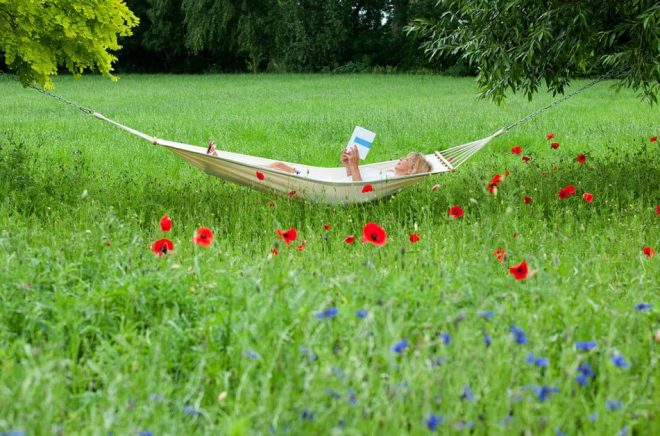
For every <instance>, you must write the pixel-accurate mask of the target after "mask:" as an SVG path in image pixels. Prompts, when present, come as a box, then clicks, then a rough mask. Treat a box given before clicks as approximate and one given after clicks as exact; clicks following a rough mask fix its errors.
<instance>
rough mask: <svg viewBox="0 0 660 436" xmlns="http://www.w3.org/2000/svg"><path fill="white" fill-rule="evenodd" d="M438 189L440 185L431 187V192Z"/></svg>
mask: <svg viewBox="0 0 660 436" xmlns="http://www.w3.org/2000/svg"><path fill="white" fill-rule="evenodd" d="M438 189H440V185H433V186H431V191H437V190H438Z"/></svg>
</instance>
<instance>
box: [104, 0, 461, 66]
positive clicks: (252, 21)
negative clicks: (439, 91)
mask: <svg viewBox="0 0 660 436" xmlns="http://www.w3.org/2000/svg"><path fill="white" fill-rule="evenodd" d="M436 1H437V0H126V3H127V5H128V6H129V7H130V8H131V10H132V11H133V12H134V13H135V14H136V15H137V16H138V17H139V18H140V25H139V27H138V28H137V29H135V32H134V35H132V36H130V37H126V38H124V39H123V40H122V44H123V49H122V50H121V52H119V53H118V56H119V62H118V63H117V68H116V69H117V71H120V72H129V71H130V72H175V73H185V72H189V73H199V72H265V71H267V72H336V73H340V72H361V71H383V72H388V71H394V70H395V71H446V70H449V71H450V72H452V73H454V74H467V73H470V71H469V70H468V69H467V67H465V66H464V65H463V63H462V62H460V61H458V58H457V57H453V58H452V57H444V58H438V59H434V60H433V61H430V60H429V59H428V56H427V55H425V54H424V52H423V51H422V50H421V49H420V48H419V46H420V43H419V41H415V40H414V39H413V38H412V37H410V36H407V35H406V33H405V31H404V26H406V25H407V24H409V23H410V22H411V20H413V19H414V18H419V17H428V18H431V17H437V16H438V15H439V14H440V13H441V12H440V10H439V9H438V8H437V7H436V6H435V4H436Z"/></svg>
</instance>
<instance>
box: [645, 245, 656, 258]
mask: <svg viewBox="0 0 660 436" xmlns="http://www.w3.org/2000/svg"><path fill="white" fill-rule="evenodd" d="M642 253H644V256H646V257H653V256H655V250H654V249H653V248H651V247H644V248H643V249H642Z"/></svg>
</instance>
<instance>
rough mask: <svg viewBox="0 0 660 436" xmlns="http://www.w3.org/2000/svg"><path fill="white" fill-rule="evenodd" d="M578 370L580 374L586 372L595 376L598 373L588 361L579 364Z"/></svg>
mask: <svg viewBox="0 0 660 436" xmlns="http://www.w3.org/2000/svg"><path fill="white" fill-rule="evenodd" d="M577 370H578V372H579V373H580V374H584V375H586V376H587V377H594V376H595V375H596V373H595V372H593V371H592V370H591V366H590V365H589V364H588V363H587V362H585V363H583V364H581V365H580V366H578V368H577Z"/></svg>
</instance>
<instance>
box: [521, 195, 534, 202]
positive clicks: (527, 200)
mask: <svg viewBox="0 0 660 436" xmlns="http://www.w3.org/2000/svg"><path fill="white" fill-rule="evenodd" d="M523 201H524V202H525V204H529V203H531V202H532V201H534V200H532V197H528V196H526V195H525V197H524V198H523Z"/></svg>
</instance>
